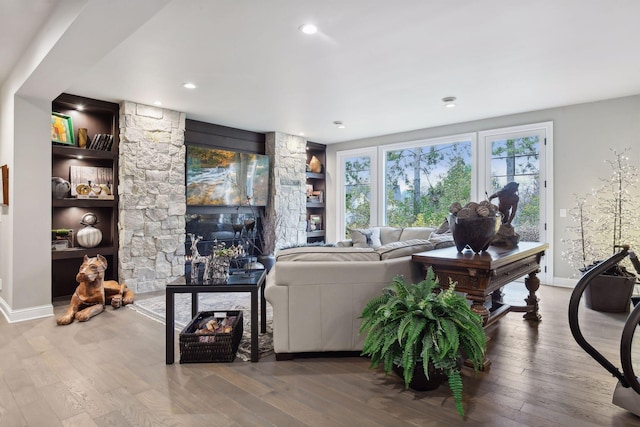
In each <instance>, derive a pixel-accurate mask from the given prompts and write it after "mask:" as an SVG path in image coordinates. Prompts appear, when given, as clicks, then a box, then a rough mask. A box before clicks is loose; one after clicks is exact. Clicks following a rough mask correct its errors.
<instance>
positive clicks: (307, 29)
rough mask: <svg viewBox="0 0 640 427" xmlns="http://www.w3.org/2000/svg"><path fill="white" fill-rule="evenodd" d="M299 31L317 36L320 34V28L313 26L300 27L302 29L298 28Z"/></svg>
mask: <svg viewBox="0 0 640 427" xmlns="http://www.w3.org/2000/svg"><path fill="white" fill-rule="evenodd" d="M298 29H299V30H300V31H302V32H303V33H305V34H315V33H317V32H318V27H316V26H315V25H313V24H304V25H300V27H298Z"/></svg>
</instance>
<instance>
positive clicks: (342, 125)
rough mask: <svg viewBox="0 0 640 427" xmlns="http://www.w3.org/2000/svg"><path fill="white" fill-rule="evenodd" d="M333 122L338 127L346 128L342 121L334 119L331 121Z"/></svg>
mask: <svg viewBox="0 0 640 427" xmlns="http://www.w3.org/2000/svg"><path fill="white" fill-rule="evenodd" d="M333 124H334V125H336V127H337V128H338V129H344V128H346V126H345V125H344V123H342V122H341V121H340V120H336V121H334V122H333Z"/></svg>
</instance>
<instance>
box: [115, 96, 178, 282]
mask: <svg viewBox="0 0 640 427" xmlns="http://www.w3.org/2000/svg"><path fill="white" fill-rule="evenodd" d="M120 112H121V116H120V147H119V148H120V158H119V161H120V166H119V186H118V194H119V226H118V228H119V230H118V232H119V245H120V247H119V251H118V256H119V258H120V266H119V272H118V273H119V277H120V280H121V281H124V282H125V283H127V285H128V286H129V287H130V288H132V289H133V290H134V291H135V292H139V293H144V292H150V291H154V290H158V289H164V287H165V286H166V285H167V284H168V283H170V282H172V281H173V280H175V279H177V278H179V277H182V276H183V275H184V254H185V249H184V242H185V213H186V198H185V146H184V131H185V114H184V113H180V112H177V111H171V110H166V109H162V108H157V107H151V106H147V105H142V104H136V103H133V102H128V101H125V102H123V103H122V105H121V106H120Z"/></svg>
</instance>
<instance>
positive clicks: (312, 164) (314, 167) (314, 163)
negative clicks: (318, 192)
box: [309, 156, 322, 173]
mask: <svg viewBox="0 0 640 427" xmlns="http://www.w3.org/2000/svg"><path fill="white" fill-rule="evenodd" d="M309 168H310V169H311V172H314V173H321V172H322V163H320V160H319V159H318V158H317V157H316V156H313V157H311V160H310V161H309Z"/></svg>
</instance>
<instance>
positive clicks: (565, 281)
mask: <svg viewBox="0 0 640 427" xmlns="http://www.w3.org/2000/svg"><path fill="white" fill-rule="evenodd" d="M576 283H578V279H571V278H566V277H554V278H553V286H559V287H562V288H575V287H576Z"/></svg>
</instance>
